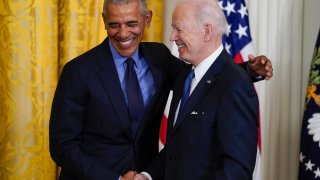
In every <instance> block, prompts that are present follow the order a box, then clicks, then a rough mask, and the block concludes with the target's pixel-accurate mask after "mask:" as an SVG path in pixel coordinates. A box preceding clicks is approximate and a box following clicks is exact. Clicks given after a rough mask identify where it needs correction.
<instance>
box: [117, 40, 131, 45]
mask: <svg viewBox="0 0 320 180" xmlns="http://www.w3.org/2000/svg"><path fill="white" fill-rule="evenodd" d="M131 42H132V39H131V40H128V41H119V43H120V44H121V45H128V44H130V43H131Z"/></svg>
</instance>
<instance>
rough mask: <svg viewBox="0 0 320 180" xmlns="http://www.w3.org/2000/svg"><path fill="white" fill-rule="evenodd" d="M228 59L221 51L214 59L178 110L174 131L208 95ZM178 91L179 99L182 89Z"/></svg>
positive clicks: (224, 52) (225, 53)
mask: <svg viewBox="0 0 320 180" xmlns="http://www.w3.org/2000/svg"><path fill="white" fill-rule="evenodd" d="M229 59H230V57H229V56H228V54H227V52H226V51H225V50H223V51H222V53H221V54H220V55H219V56H218V58H217V59H216V61H215V62H214V63H213V64H212V65H211V66H210V68H209V69H208V71H207V72H206V73H205V74H204V76H203V77H202V79H201V80H200V82H199V83H198V85H197V86H196V88H195V89H194V91H193V92H192V94H191V95H190V97H189V99H188V100H187V102H186V104H185V105H184V107H183V108H182V109H181V110H180V112H179V114H178V117H177V120H176V123H175V125H174V131H175V130H176V129H178V127H179V126H180V125H181V124H182V123H183V120H184V119H185V118H186V117H187V115H188V114H190V113H191V112H192V110H193V109H194V107H195V106H196V105H197V104H198V103H199V102H200V101H201V99H202V97H203V96H204V95H206V94H207V93H208V91H209V90H210V89H211V87H213V86H214V84H215V80H216V75H217V74H219V73H220V72H221V71H222V69H223V67H224V65H225V63H226V62H227V60H229ZM185 78H186V77H184V79H183V80H182V81H183V82H184V81H185ZM182 87H183V85H182ZM180 91H181V93H180V98H181V94H182V91H183V89H182V90H181V89H180ZM179 100H180V99H179ZM175 109H176V108H175Z"/></svg>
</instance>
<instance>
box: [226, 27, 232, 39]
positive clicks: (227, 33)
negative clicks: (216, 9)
mask: <svg viewBox="0 0 320 180" xmlns="http://www.w3.org/2000/svg"><path fill="white" fill-rule="evenodd" d="M230 33H231V24H228V25H227V32H226V35H227V37H229V34H230Z"/></svg>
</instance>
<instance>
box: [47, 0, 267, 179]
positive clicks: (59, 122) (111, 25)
mask: <svg viewBox="0 0 320 180" xmlns="http://www.w3.org/2000/svg"><path fill="white" fill-rule="evenodd" d="M102 17H103V20H104V24H105V29H106V30H107V34H108V37H107V38H106V39H105V40H104V41H103V42H102V43H101V44H100V45H98V46H96V47H94V48H93V49H91V50H89V51H87V52H85V53H84V54H82V55H80V56H78V57H76V58H75V59H73V60H71V61H70V62H68V63H67V64H66V65H65V66H64V68H63V71H62V73H61V76H60V79H59V82H58V86H57V89H56V92H55V96H54V100H53V103H52V111H51V117H50V126H49V138H50V141H49V142H50V153H51V157H52V159H53V160H54V161H55V162H56V163H57V165H59V166H60V167H61V174H60V177H59V179H77V180H78V179H94V180H99V179H108V180H117V179H122V180H124V179H130V178H132V177H133V175H134V174H135V172H134V171H141V170H142V169H143V168H144V167H145V166H146V165H147V164H148V163H149V162H150V161H151V160H152V159H153V158H154V157H155V156H156V155H157V154H158V138H159V127H160V122H161V117H162V114H163V111H164V107H165V104H166V101H167V98H168V94H169V91H170V89H172V87H173V84H174V79H175V77H176V75H177V73H178V72H179V71H180V70H181V69H183V68H184V67H185V66H187V65H186V63H184V62H183V61H181V60H179V59H177V58H175V57H174V56H172V55H171V52H170V51H169V49H168V48H167V47H166V46H165V45H163V44H160V43H155V42H143V43H142V42H141V40H142V37H143V32H144V29H145V28H146V27H149V26H150V22H151V18H152V12H151V11H150V10H148V8H147V4H146V1H145V0H105V2H104V10H103V13H102ZM180 49H181V47H180ZM251 60H252V61H253V62H257V63H256V64H255V63H251V64H252V65H250V64H249V67H251V68H252V69H253V70H257V71H256V72H260V75H261V76H265V77H266V78H270V77H271V76H272V67H271V63H270V61H269V60H268V59H267V58H266V57H264V56H260V57H256V58H252V59H251ZM244 67H246V64H244Z"/></svg>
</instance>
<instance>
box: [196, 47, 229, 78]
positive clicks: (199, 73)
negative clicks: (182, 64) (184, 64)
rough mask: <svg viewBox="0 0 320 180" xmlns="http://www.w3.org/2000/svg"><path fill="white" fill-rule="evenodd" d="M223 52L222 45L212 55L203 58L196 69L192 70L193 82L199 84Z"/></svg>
mask: <svg viewBox="0 0 320 180" xmlns="http://www.w3.org/2000/svg"><path fill="white" fill-rule="evenodd" d="M222 50H223V46H222V44H221V45H220V46H219V47H218V49H216V50H215V51H214V52H213V53H212V54H210V55H209V56H208V57H207V58H205V59H204V60H203V61H202V62H201V63H200V64H199V65H198V66H197V67H195V68H194V67H193V68H194V75H195V81H196V82H199V81H200V80H201V78H202V77H203V76H204V74H205V73H206V72H207V71H208V69H209V68H210V66H211V65H212V64H213V63H214V61H215V60H216V59H217V58H218V56H219V55H220V54H221V52H222Z"/></svg>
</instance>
